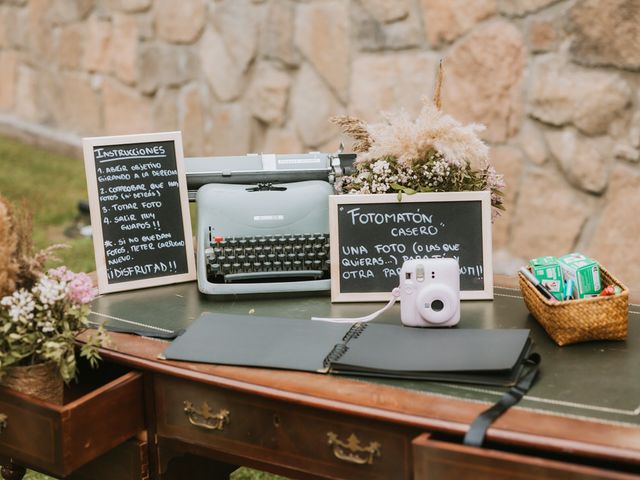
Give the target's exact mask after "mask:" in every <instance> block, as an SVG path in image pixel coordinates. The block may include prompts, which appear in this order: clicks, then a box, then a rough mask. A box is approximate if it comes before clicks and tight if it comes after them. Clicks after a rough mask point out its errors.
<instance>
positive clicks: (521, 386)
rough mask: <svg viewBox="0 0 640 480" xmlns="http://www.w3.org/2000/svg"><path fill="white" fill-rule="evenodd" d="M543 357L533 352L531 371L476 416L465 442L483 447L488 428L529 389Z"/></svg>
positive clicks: (528, 360) (528, 358)
mask: <svg viewBox="0 0 640 480" xmlns="http://www.w3.org/2000/svg"><path fill="white" fill-rule="evenodd" d="M540 360H541V357H540V355H539V354H537V353H532V354H531V355H529V357H527V359H526V363H527V364H529V365H530V367H529V371H528V372H527V373H526V374H525V375H523V376H522V377H521V378H520V380H519V381H518V383H517V384H516V385H514V386H513V387H511V388H510V389H509V390H508V391H507V392H506V393H505V394H504V395H503V396H502V398H500V400H498V402H497V403H496V404H494V405H493V406H492V407H491V408H489V409H487V410H485V411H484V412H482V413H481V414H480V415H478V416H477V417H476V419H475V420H474V421H473V423H472V424H471V426H470V427H469V430H467V433H466V435H465V436H464V444H465V445H470V446H472V447H481V446H482V443H483V442H484V437H485V435H486V433H487V430H488V429H489V427H490V426H491V424H492V423H493V422H495V421H496V420H497V419H498V417H500V415H502V414H503V413H504V412H506V411H507V410H508V409H509V408H511V407H512V406H514V405H515V404H516V403H518V402H519V401H520V400H522V397H524V396H525V394H526V393H527V392H528V391H529V389H530V388H531V386H532V385H533V382H534V381H535V379H536V377H537V376H538V370H539V366H540Z"/></svg>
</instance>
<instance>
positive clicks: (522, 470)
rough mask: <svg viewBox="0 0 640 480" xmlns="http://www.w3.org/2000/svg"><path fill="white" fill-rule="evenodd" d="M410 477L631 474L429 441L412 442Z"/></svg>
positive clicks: (480, 479) (586, 478) (462, 479)
mask: <svg viewBox="0 0 640 480" xmlns="http://www.w3.org/2000/svg"><path fill="white" fill-rule="evenodd" d="M413 465H414V480H442V479H444V480H446V479H449V478H455V479H456V480H467V479H468V480H534V479H538V478H544V479H548V480H554V479H557V480H565V479H568V478H570V479H572V480H605V479H610V480H616V479H620V480H622V479H631V478H633V479H636V480H637V479H638V478H640V477H637V476H635V475H628V474H624V473H617V472H613V471H611V470H603V469H600V468H594V467H588V466H584V465H576V464H572V463H566V462H561V461H557V460H549V459H545V458H539V457H530V456H527V455H521V454H516V453H508V452H501V451H499V450H491V449H488V448H475V447H468V446H466V445H459V444H455V443H447V442H441V441H435V440H431V439H430V438H429V434H423V435H420V436H419V437H418V438H416V439H415V440H414V441H413Z"/></svg>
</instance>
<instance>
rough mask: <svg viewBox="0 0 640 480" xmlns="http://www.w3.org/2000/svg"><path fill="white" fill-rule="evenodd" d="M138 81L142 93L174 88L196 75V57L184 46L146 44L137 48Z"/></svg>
mask: <svg viewBox="0 0 640 480" xmlns="http://www.w3.org/2000/svg"><path fill="white" fill-rule="evenodd" d="M139 52H140V53H139V60H138V69H139V72H138V74H137V75H138V79H139V82H138V84H139V86H140V90H141V91H142V93H145V94H150V93H153V92H155V91H156V90H157V89H158V88H160V87H176V86H180V85H183V84H185V83H187V82H188V81H190V80H193V79H194V78H196V77H197V75H198V70H199V68H198V57H197V56H196V54H195V53H194V51H193V50H192V49H191V48H189V47H186V46H182V45H171V44H168V43H146V44H144V45H143V46H140V47H139Z"/></svg>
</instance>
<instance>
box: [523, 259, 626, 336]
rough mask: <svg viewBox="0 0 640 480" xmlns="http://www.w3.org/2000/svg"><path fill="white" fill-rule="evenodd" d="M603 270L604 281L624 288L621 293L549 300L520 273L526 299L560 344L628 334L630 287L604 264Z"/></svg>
mask: <svg viewBox="0 0 640 480" xmlns="http://www.w3.org/2000/svg"><path fill="white" fill-rule="evenodd" d="M600 272H601V273H600V275H601V279H602V283H603V285H611V284H613V285H618V286H619V287H620V288H621V289H622V292H621V293H620V294H619V295H612V296H607V297H591V298H583V299H580V300H567V301H563V302H550V301H548V300H547V299H546V298H544V297H543V296H542V294H541V293H540V292H538V290H536V289H535V287H534V286H533V285H532V284H531V282H529V281H528V280H526V279H525V277H524V275H523V274H522V273H518V281H519V282H520V290H521V291H522V296H523V297H524V303H525V304H526V305H527V308H528V309H529V311H530V312H531V314H532V315H533V316H534V317H535V319H536V320H538V322H539V323H540V324H541V325H542V326H543V327H544V329H545V330H546V331H547V333H548V334H549V336H551V338H553V340H554V341H555V342H556V343H557V344H558V345H560V346H562V345H569V344H570V343H578V342H587V341H589V340H624V339H625V338H627V323H628V313H629V290H628V289H627V287H625V286H624V285H623V284H622V283H620V282H619V281H618V280H617V279H616V278H615V277H614V276H613V275H611V274H610V273H609V272H608V271H607V270H606V269H605V268H603V267H602V266H600Z"/></svg>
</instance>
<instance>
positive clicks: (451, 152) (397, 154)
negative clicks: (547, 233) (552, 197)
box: [331, 68, 505, 218]
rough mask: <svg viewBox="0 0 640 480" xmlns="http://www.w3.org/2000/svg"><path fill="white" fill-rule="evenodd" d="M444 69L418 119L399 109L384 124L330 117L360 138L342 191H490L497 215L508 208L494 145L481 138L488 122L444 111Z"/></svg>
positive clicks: (339, 183)
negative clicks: (494, 160)
mask: <svg viewBox="0 0 640 480" xmlns="http://www.w3.org/2000/svg"><path fill="white" fill-rule="evenodd" d="M441 88H442V68H441V69H440V71H439V75H438V82H437V84H436V93H435V95H434V100H433V102H432V101H431V100H429V99H428V98H424V99H423V100H422V103H423V104H422V109H421V110H420V113H419V115H418V117H417V118H416V119H415V120H413V119H411V118H410V117H409V115H408V114H407V113H406V112H404V111H400V112H398V113H391V114H385V115H384V120H385V121H384V122H381V123H373V124H367V123H365V122H363V121H362V120H360V119H358V118H355V117H350V116H338V117H333V118H332V119H331V122H332V123H335V124H336V125H338V126H339V127H341V128H342V131H343V132H344V133H345V134H346V135H348V136H350V137H352V138H353V139H354V140H355V143H354V145H353V150H354V152H356V153H358V158H357V160H356V163H355V171H354V172H353V173H352V174H351V175H346V176H343V177H341V179H340V180H339V181H338V182H337V184H336V189H337V191H338V193H393V192H397V193H398V195H399V196H401V195H402V193H406V194H413V193H416V192H461V191H479V190H489V191H491V205H492V206H493V207H494V208H493V209H492V210H493V216H494V218H495V216H496V215H497V214H498V213H499V211H500V210H504V205H503V193H502V189H503V188H504V187H505V183H504V180H503V177H502V175H498V174H497V173H496V171H495V169H494V167H493V166H492V165H491V164H490V162H489V148H488V147H487V145H486V144H485V143H484V142H483V141H482V140H481V139H480V138H479V136H478V133H479V132H481V131H482V130H483V129H484V126H483V125H479V124H469V125H462V124H461V123H460V122H458V121H457V120H456V119H454V118H453V117H451V116H450V115H447V114H445V113H444V112H443V111H442V109H441V104H440V90H441Z"/></svg>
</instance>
